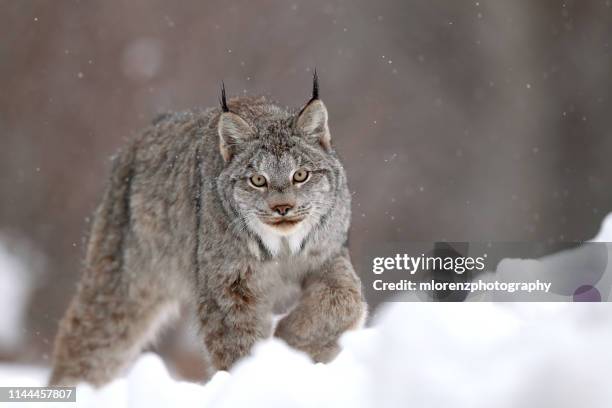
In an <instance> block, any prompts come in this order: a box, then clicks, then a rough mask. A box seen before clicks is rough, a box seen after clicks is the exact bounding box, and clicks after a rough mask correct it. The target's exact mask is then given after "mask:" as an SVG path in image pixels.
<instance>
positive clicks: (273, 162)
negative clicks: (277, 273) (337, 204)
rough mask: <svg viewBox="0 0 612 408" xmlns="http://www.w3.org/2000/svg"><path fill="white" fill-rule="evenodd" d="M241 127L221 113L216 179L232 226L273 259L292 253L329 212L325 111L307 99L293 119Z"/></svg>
mask: <svg viewBox="0 0 612 408" xmlns="http://www.w3.org/2000/svg"><path fill="white" fill-rule="evenodd" d="M257 122H258V123H247V121H246V120H245V119H243V118H242V117H240V116H239V115H238V114H236V113H233V112H230V111H227V112H224V113H222V114H221V117H220V119H219V136H220V137H219V140H220V142H219V145H220V151H221V154H222V155H223V157H224V159H225V162H226V168H225V169H224V170H223V172H222V173H221V175H220V177H219V181H218V182H219V183H220V184H221V185H222V186H225V187H226V188H225V189H224V190H225V191H224V192H225V197H226V199H228V200H229V201H230V203H231V207H232V210H233V212H234V213H235V214H236V216H237V217H236V221H235V223H236V224H237V225H239V226H240V228H246V229H248V230H250V231H251V232H252V233H254V234H256V235H257V236H258V237H259V238H260V239H261V241H262V243H263V244H264V245H265V246H266V248H267V249H268V250H269V251H270V253H271V254H273V255H276V254H278V253H279V252H280V251H281V249H282V247H283V244H284V243H286V244H287V245H288V246H289V249H290V250H291V251H292V252H293V253H295V252H297V251H299V249H300V247H301V245H302V243H303V241H304V239H305V238H306V237H307V236H308V234H309V232H310V231H311V230H312V229H313V228H315V227H316V226H317V225H318V224H319V223H320V221H321V219H322V218H323V217H324V216H325V214H327V213H328V212H329V210H330V208H332V206H333V204H334V201H335V199H336V186H337V179H336V178H337V176H338V169H340V168H341V165H340V163H339V161H338V159H337V158H336V156H335V155H334V154H333V153H332V152H331V147H330V135H329V129H328V126H327V110H326V108H325V105H324V104H323V102H321V101H320V100H318V99H313V100H311V101H310V102H309V103H308V104H307V105H306V106H305V107H304V109H302V111H301V112H300V113H299V114H297V115H295V116H293V117H286V116H284V117H274V115H273V114H271V116H270V117H266V118H258V119H257Z"/></svg>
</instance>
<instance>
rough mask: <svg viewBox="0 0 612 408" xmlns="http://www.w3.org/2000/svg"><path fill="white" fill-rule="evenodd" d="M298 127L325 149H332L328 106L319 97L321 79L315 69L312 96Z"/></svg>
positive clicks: (302, 111) (301, 114)
mask: <svg viewBox="0 0 612 408" xmlns="http://www.w3.org/2000/svg"><path fill="white" fill-rule="evenodd" d="M295 127H296V129H297V130H298V131H299V132H300V133H302V134H303V135H304V136H306V137H310V138H316V139H317V140H318V141H319V143H320V144H321V146H322V147H323V148H324V149H325V150H329V149H331V135H330V133H329V126H328V125H327V108H326V107H325V104H324V103H323V101H322V100H320V99H319V81H318V77H317V72H316V71H315V73H314V77H313V83H312V98H311V99H310V101H309V102H308V103H307V104H306V106H304V107H303V108H302V110H301V111H300V113H299V115H298V117H297V120H296V122H295Z"/></svg>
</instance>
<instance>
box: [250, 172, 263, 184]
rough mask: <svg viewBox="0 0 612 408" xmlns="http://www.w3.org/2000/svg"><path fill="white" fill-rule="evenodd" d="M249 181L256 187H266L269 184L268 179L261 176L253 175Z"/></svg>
mask: <svg viewBox="0 0 612 408" xmlns="http://www.w3.org/2000/svg"><path fill="white" fill-rule="evenodd" d="M249 181H250V182H251V184H252V185H254V186H255V187H264V186H265V185H266V184H267V181H266V178H265V177H264V176H262V175H261V174H253V175H252V176H251V177H249Z"/></svg>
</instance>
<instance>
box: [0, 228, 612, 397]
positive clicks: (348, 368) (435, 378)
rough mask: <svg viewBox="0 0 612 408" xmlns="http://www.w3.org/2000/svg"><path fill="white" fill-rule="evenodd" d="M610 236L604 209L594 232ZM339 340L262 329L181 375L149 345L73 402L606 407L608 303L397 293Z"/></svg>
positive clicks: (611, 324) (40, 379)
mask: <svg viewBox="0 0 612 408" xmlns="http://www.w3.org/2000/svg"><path fill="white" fill-rule="evenodd" d="M610 238H612V218H610V217H608V218H607V219H606V222H604V228H602V231H600V233H599V234H598V236H597V240H599V241H610V240H611V239H610ZM341 340H342V341H341V343H342V345H343V351H342V352H341V354H340V355H339V356H338V357H337V358H336V359H335V360H334V361H333V362H331V363H329V364H313V363H312V362H311V361H310V360H309V358H308V357H307V356H305V355H304V354H302V353H300V352H297V351H295V350H292V349H291V348H289V347H288V346H287V345H285V344H284V343H282V342H281V341H279V340H276V339H269V340H266V341H263V342H261V343H259V344H258V345H257V346H256V347H255V348H254V350H253V353H252V354H251V356H249V357H247V358H245V359H244V360H242V361H240V362H239V363H238V364H237V365H236V366H235V367H234V368H233V369H232V371H231V372H229V373H228V372H218V373H217V374H216V375H215V376H214V377H213V378H212V379H211V380H210V381H209V382H208V383H206V384H195V383H188V382H184V381H177V380H175V379H173V378H172V377H171V375H170V374H169V372H168V370H167V368H166V366H165V365H164V363H163V361H162V360H161V359H160V358H159V357H158V356H157V355H154V354H145V355H143V356H141V358H140V359H139V360H138V361H137V362H136V363H135V365H134V366H133V367H132V369H131V370H130V371H129V373H128V374H127V375H126V376H125V377H123V378H120V379H117V380H115V381H114V382H112V383H111V384H109V385H107V386H105V387H103V388H101V389H93V388H92V387H90V386H88V385H86V384H82V385H80V386H79V387H78V389H77V404H76V406H78V407H113V408H123V407H147V408H157V407H211V408H219V407H250V408H257V407H266V408H275V407H279V408H280V407H282V408H286V407H333V408H338V407H351V408H360V407H364V408H365V407H376V408H381V407H415V408H423V407H432V408H433V407H436V408H437V407H440V408H442V407H444V408H447V407H458V408H461V407H466V408H467V407H469V408H490V407H496V408H514V407H522V408H530V407H534V408H535V407H538V408H541V407H544V408H545V407H556V408H566V407H567V408H570V407H571V408H575V407H581V408H599V407H601V408H604V407H606V408H609V407H611V406H612V387H611V386H610V381H611V378H612V305H611V304H609V303H400V302H396V303H389V304H387V305H385V306H384V307H382V308H381V310H380V312H379V313H378V314H377V316H374V318H373V319H372V325H371V328H368V329H362V330H358V331H353V332H349V333H346V334H345V335H344V336H343V338H342V339H341ZM47 372H48V371H47V370H46V369H37V370H36V369H26V368H17V367H15V366H0V386H19V385H37V384H38V385H44V381H45V378H46V375H47ZM31 405H35V404H31ZM44 405H45V406H49V407H50V406H60V405H58V404H49V403H47V404H44ZM3 406H4V405H3ZM6 406H15V407H25V406H28V404H25V403H14V404H7V405H6ZM35 406H40V404H36V405H35ZM62 406H67V407H74V406H75V404H73V403H65V404H63V405H62Z"/></svg>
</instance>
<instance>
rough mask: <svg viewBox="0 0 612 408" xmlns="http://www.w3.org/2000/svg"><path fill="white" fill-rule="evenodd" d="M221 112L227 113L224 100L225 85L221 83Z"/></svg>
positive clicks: (227, 109)
mask: <svg viewBox="0 0 612 408" xmlns="http://www.w3.org/2000/svg"><path fill="white" fill-rule="evenodd" d="M220 102H221V110H222V111H223V112H229V108H228V107H227V100H226V99H225V83H224V82H223V81H221V100H220Z"/></svg>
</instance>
